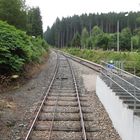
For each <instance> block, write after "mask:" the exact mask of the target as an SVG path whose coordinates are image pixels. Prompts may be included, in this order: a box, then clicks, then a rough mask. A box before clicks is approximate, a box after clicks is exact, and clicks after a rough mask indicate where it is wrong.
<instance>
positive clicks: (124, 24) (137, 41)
mask: <svg viewBox="0 0 140 140" xmlns="http://www.w3.org/2000/svg"><path fill="white" fill-rule="evenodd" d="M117 22H119V32H120V36H119V37H120V49H121V50H130V49H139V48H140V35H139V34H140V29H139V27H140V12H129V13H127V12H121V13H114V12H110V13H101V14H98V13H97V14H89V15H87V14H82V15H81V16H78V15H74V16H72V17H66V18H62V19H61V20H60V19H59V18H57V19H56V21H55V23H54V24H53V25H52V27H48V28H47V30H46V32H45V33H44V37H45V39H46V41H47V42H48V43H49V44H51V45H53V46H57V47H59V48H60V47H64V46H73V47H78V48H95V49H96V48H102V49H104V50H106V49H110V50H111V49H113V50H116V41H117V33H116V32H117Z"/></svg>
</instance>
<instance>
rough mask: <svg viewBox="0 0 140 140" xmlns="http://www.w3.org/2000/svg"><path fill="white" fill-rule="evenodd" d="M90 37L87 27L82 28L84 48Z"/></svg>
mask: <svg viewBox="0 0 140 140" xmlns="http://www.w3.org/2000/svg"><path fill="white" fill-rule="evenodd" d="M88 37H89V33H88V31H87V29H86V28H84V29H83V30H82V35H81V45H82V47H83V48H85V47H86V43H87V39H88Z"/></svg>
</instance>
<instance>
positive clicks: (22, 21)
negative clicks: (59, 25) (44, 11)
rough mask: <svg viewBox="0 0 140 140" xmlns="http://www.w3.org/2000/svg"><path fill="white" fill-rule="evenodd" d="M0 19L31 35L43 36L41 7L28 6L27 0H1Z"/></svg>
mask: <svg viewBox="0 0 140 140" xmlns="http://www.w3.org/2000/svg"><path fill="white" fill-rule="evenodd" d="M0 20H3V21H6V22H7V23H9V24H11V25H14V26H15V27H17V28H18V29H22V30H24V31H26V32H27V33H28V34H29V35H33V36H41V37H42V36H43V29H42V20H41V14H40V9H39V7H36V8H30V7H27V6H26V4H25V0H0Z"/></svg>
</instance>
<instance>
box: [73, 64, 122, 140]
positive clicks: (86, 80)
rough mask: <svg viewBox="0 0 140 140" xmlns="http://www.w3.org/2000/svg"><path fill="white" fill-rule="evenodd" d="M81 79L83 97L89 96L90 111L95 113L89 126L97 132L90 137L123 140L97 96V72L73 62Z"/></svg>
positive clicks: (100, 139) (101, 139)
mask: <svg viewBox="0 0 140 140" xmlns="http://www.w3.org/2000/svg"><path fill="white" fill-rule="evenodd" d="M72 63H73V66H74V67H75V69H76V73H77V75H78V78H79V85H80V90H81V93H82V94H83V95H88V96H87V100H88V104H89V105H90V106H89V107H88V110H90V111H91V112H93V113H92V114H90V116H88V114H87V116H88V117H90V118H92V119H93V121H91V122H89V126H90V127H91V126H92V129H93V130H95V132H94V133H89V135H90V137H91V138H93V139H99V140H121V138H120V136H119V135H118V133H117V132H116V130H115V129H114V127H113V125H112V122H111V120H110V118H109V116H108V114H107V112H106V110H105V108H104V107H103V105H102V103H101V102H100V101H99V98H98V97H97V95H96V77H97V75H98V73H97V72H95V71H93V70H91V69H89V68H87V67H85V66H83V65H81V64H79V63H77V62H74V61H72Z"/></svg>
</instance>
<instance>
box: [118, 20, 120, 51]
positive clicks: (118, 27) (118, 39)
mask: <svg viewBox="0 0 140 140" xmlns="http://www.w3.org/2000/svg"><path fill="white" fill-rule="evenodd" d="M119 47H120V44H119V20H118V21H117V52H119V51H120V48H119Z"/></svg>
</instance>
